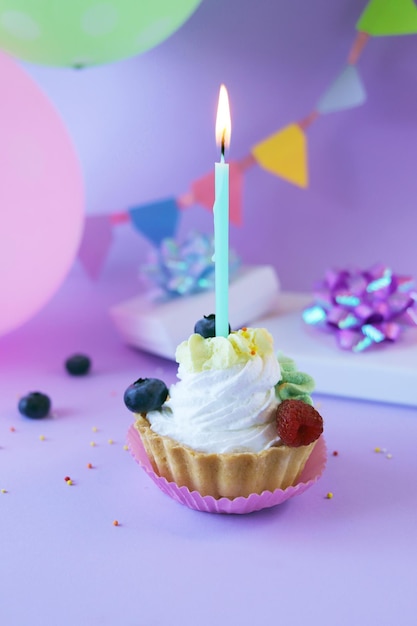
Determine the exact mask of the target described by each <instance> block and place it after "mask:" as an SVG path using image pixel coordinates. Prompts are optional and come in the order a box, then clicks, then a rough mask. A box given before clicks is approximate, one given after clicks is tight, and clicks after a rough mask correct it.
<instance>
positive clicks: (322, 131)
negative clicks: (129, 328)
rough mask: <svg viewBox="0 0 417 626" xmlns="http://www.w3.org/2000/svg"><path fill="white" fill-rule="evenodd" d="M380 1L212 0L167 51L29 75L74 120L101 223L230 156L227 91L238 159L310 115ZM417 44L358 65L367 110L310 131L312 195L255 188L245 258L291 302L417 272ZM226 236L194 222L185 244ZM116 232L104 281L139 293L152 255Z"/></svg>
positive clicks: (239, 235)
mask: <svg viewBox="0 0 417 626" xmlns="http://www.w3.org/2000/svg"><path fill="white" fill-rule="evenodd" d="M365 6H366V1H365V0H339V2H328V1H327V0H311V1H310V2H305V1H303V0H293V1H292V2H282V1H277V2H271V1H270V0H258V1H257V2H243V3H242V1H241V0H227V1H226V0H210V1H209V0H204V1H203V2H202V4H201V5H200V7H199V8H198V9H197V11H196V12H195V14H194V15H193V16H192V17H191V19H190V20H189V21H188V22H187V23H186V24H185V25H184V26H183V27H182V28H181V29H180V30H179V31H178V32H177V33H175V34H174V35H173V36H172V37H171V38H170V39H168V40H167V41H166V42H164V43H163V44H162V45H161V46H159V47H157V48H155V49H154V50H151V51H149V52H147V53H145V54H144V55H142V56H139V57H137V58H133V59H129V60H126V61H123V62H119V63H115V64H112V65H108V66H102V67H97V68H92V69H87V70H82V71H78V72H77V71H73V70H67V69H56V68H47V67H39V66H33V65H30V64H25V67H26V69H27V70H28V72H29V73H30V74H31V76H32V77H33V78H34V79H35V80H36V81H37V82H38V84H39V85H40V86H41V87H42V88H43V89H44V91H45V92H46V94H47V95H48V96H49V97H50V98H51V100H52V101H53V102H54V103H55V105H56V107H57V108H58V110H59V111H60V112H61V114H62V117H63V120H64V122H65V124H66V126H67V128H68V131H69V133H70V135H71V136H72V138H73V141H74V144H75V147H76V149H77V152H78V155H79V158H80V160H81V164H82V169H83V172H84V177H85V185H86V198H87V211H88V213H90V214H94V213H114V212H116V211H119V210H124V209H126V208H127V207H129V206H132V205H135V204H140V203H142V202H147V201H152V200H155V199H160V198H165V197H167V196H176V197H178V196H180V195H181V194H183V193H185V192H186V191H187V190H188V188H189V186H190V184H191V183H192V181H194V180H195V179H197V178H199V177H200V176H202V175H204V174H206V173H207V172H209V171H210V170H211V169H212V167H213V163H214V161H215V160H216V159H217V158H218V154H217V149H216V146H215V143H214V118H215V110H216V105H217V94H218V88H219V85H220V83H221V82H224V83H225V84H226V85H227V87H228V90H229V94H230V100H231V106H232V116H233V118H232V122H233V134H232V144H231V150H230V158H233V159H239V158H242V157H243V156H245V155H247V154H248V153H249V151H250V149H251V147H253V146H254V145H255V144H256V143H258V142H260V141H262V140H263V139H265V138H266V137H267V136H268V135H270V134H272V133H274V132H276V131H278V130H279V129H281V128H283V127H284V126H286V125H287V124H289V123H291V122H296V121H298V120H300V119H302V118H303V117H304V116H305V115H307V114H308V113H310V112H311V111H312V110H313V109H314V107H315V105H316V103H317V101H318V100H319V98H320V96H321V95H322V94H323V93H324V91H325V90H326V89H327V88H328V87H329V85H330V84H331V83H332V81H333V80H334V79H335V78H336V76H337V75H338V74H339V73H340V72H341V71H342V69H343V67H344V64H345V62H346V59H347V56H348V53H349V51H350V48H351V45H352V43H353V41H354V38H355V34H356V30H355V23H356V21H357V19H358V17H359V16H360V14H361V12H362V11H363V9H364V7H365ZM416 55H417V37H416V36H403V37H382V38H374V39H371V40H370V42H369V43H368V45H367V47H366V48H365V50H364V52H363V54H362V57H361V58H360V60H359V62H358V65H357V67H358V71H359V73H360V75H361V78H362V80H363V83H364V85H365V89H366V91H367V95H368V100H367V102H366V103H365V105H363V106H361V107H359V108H356V109H351V110H346V111H341V112H336V113H333V114H329V115H326V116H322V117H320V118H319V119H318V120H317V121H316V122H315V123H314V124H313V125H312V126H311V127H310V129H309V130H308V152H309V165H310V185H309V188H308V189H307V190H302V189H299V188H297V187H295V186H293V185H290V184H289V183H287V182H285V181H284V180H282V179H280V178H278V177H275V176H273V175H272V174H269V173H268V172H265V171H264V170H262V169H261V168H259V167H258V166H255V167H253V168H251V169H250V170H249V171H248V172H247V173H246V175H245V185H244V225H243V227H242V228H236V227H233V226H232V228H231V235H230V241H231V246H232V247H233V248H234V249H236V250H237V252H238V253H239V254H240V255H241V256H242V257H243V258H244V260H245V261H246V262H248V263H271V264H273V265H274V266H275V267H276V269H277V272H278V274H279V276H280V278H281V280H282V283H283V287H284V289H291V290H303V291H309V290H310V288H311V286H312V283H313V281H314V280H316V279H318V278H321V276H322V274H323V272H324V270H325V269H326V268H327V267H328V266H330V265H338V266H345V265H349V264H352V263H356V264H358V265H359V266H362V267H366V266H368V265H371V264H373V263H374V262H377V261H381V262H385V263H387V264H389V265H391V266H392V267H393V268H394V269H395V270H396V271H397V272H400V273H401V272H402V273H410V274H412V275H416V274H417V258H416V255H415V252H414V251H415V233H416V232H417V211H416V210H415V202H416V198H417V177H416V176H415V170H416V163H417V124H416V111H417V83H416V79H415V77H416V74H415V58H416ZM194 227H196V228H198V229H199V230H203V231H205V232H211V230H212V219H211V215H210V213H209V212H208V211H206V210H204V209H202V208H199V207H195V208H191V209H189V210H188V211H186V212H184V214H183V219H182V222H181V232H182V233H186V232H188V231H189V230H190V229H191V228H194ZM129 230H130V227H118V228H115V241H114V244H113V247H112V250H111V254H110V256H109V259H108V263H107V265H106V268H105V270H107V271H109V270H110V271H111V269H110V268H111V267H114V266H118V267H120V269H121V271H122V272H123V274H122V275H123V276H124V277H125V278H126V281H127V283H129V284H130V287H131V293H134V292H135V289H136V284H135V279H134V274H133V273H132V272H133V270H134V271H135V272H136V268H137V266H138V264H139V263H140V261H141V259H142V258H143V257H144V255H145V254H146V252H147V249H148V244H147V242H146V241H145V240H144V239H143V238H142V237H141V236H140V235H137V234H136V233H135V234H134V236H132V234H131V233H130V232H128V231H129Z"/></svg>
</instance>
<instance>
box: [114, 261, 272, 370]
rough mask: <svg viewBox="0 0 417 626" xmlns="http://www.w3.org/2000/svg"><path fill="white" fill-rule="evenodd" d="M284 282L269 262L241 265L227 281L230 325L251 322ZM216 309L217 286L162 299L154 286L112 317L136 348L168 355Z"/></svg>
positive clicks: (267, 308) (268, 306)
mask: <svg viewBox="0 0 417 626" xmlns="http://www.w3.org/2000/svg"><path fill="white" fill-rule="evenodd" d="M279 290H280V283H279V279H278V277H277V275H276V273H275V270H274V268H273V267H271V266H269V265H261V266H248V267H243V268H242V269H241V270H240V271H239V272H238V274H237V275H236V277H235V278H234V279H233V280H232V281H231V283H230V285H229V322H230V326H231V328H232V329H237V328H241V327H242V326H245V325H246V326H249V325H251V323H252V322H253V321H254V320H256V319H257V318H258V317H260V316H262V315H266V314H267V313H268V312H269V311H271V310H272V309H273V308H274V307H275V306H276V304H277V301H278V297H279ZM210 313H215V294H214V291H207V292H202V293H198V294H193V295H190V296H180V297H177V298H171V299H169V300H165V301H162V300H161V292H160V291H152V292H148V293H146V294H143V295H139V296H136V297H135V298H131V299H130V300H126V301H124V302H121V303H119V304H117V305H115V306H113V307H112V308H111V309H110V316H111V318H112V320H113V322H114V324H115V326H116V328H117V330H118V331H119V333H120V335H121V336H122V338H123V340H124V341H125V342H126V343H128V344H129V345H132V346H134V347H136V348H140V349H142V350H145V351H146V352H151V353H152V354H156V355H159V356H163V357H165V358H168V359H175V350H176V348H177V346H178V344H179V343H181V341H184V340H185V339H188V337H189V336H190V335H191V333H192V332H193V330H194V325H195V323H196V322H197V321H198V320H199V319H201V318H202V317H203V316H204V315H209V314H210Z"/></svg>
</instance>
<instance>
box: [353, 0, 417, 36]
mask: <svg viewBox="0 0 417 626" xmlns="http://www.w3.org/2000/svg"><path fill="white" fill-rule="evenodd" d="M356 29H357V30H359V31H362V32H365V33H368V34H369V35H373V36H374V37H378V36H384V35H411V34H413V33H417V7H416V5H415V2H414V0H371V1H370V2H369V4H368V5H367V6H366V8H365V10H364V12H363V13H362V15H361V16H360V18H359V20H358V22H357V24H356Z"/></svg>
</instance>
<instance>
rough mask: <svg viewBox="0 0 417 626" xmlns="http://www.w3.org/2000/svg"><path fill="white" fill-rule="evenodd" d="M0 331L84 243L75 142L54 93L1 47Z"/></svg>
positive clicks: (29, 312) (28, 311) (33, 309)
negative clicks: (51, 98)
mask: <svg viewBox="0 0 417 626" xmlns="http://www.w3.org/2000/svg"><path fill="white" fill-rule="evenodd" d="M0 80H1V92H2V95H1V100H0V335H1V334H4V333H6V332H8V331H10V330H12V329H14V328H16V327H18V326H19V325H21V324H23V323H24V322H26V321H27V320H29V319H30V318H31V317H32V316H33V315H34V314H35V313H37V312H38V311H39V310H40V309H41V308H42V307H43V306H44V305H45V304H46V303H47V302H48V300H49V299H50V298H51V296H52V295H53V294H54V293H55V292H56V290H57V289H58V287H59V286H60V285H61V283H62V281H63V279H64V278H65V276H66V274H67V272H68V271H69V269H70V267H71V265H72V263H73V261H74V258H75V255H76V253H77V249H78V246H79V242H80V238H81V233H82V229H83V221H84V210H83V209H84V190H83V183H82V176H81V170H80V166H79V163H78V160H77V157H76V155H75V152H74V148H73V146H72V144H71V141H70V139H69V137H68V134H67V132H66V129H65V127H64V125H63V123H62V121H61V119H60V118H59V116H58V114H57V113H56V111H55V109H54V108H53V106H52V104H51V103H50V102H49V100H48V99H47V98H46V97H45V96H44V95H43V93H42V92H41V90H40V89H39V88H38V87H37V86H36V84H35V83H34V82H33V81H32V80H31V78H30V77H29V76H28V75H27V74H26V73H25V72H24V71H23V70H22V69H21V68H20V67H19V66H18V65H17V64H16V63H15V62H14V61H12V59H11V58H10V57H8V56H6V55H5V54H3V53H0Z"/></svg>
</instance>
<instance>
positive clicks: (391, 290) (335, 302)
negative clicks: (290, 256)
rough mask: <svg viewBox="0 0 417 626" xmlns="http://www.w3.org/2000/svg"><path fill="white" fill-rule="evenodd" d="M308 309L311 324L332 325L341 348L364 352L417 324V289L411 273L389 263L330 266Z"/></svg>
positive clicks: (324, 326)
mask: <svg viewBox="0 0 417 626" xmlns="http://www.w3.org/2000/svg"><path fill="white" fill-rule="evenodd" d="M314 296H315V302H314V304H313V305H311V306H309V307H308V308H306V309H305V310H304V311H303V319H304V321H305V322H306V323H307V324H310V325H312V326H317V327H319V328H321V329H323V330H329V331H333V332H334V333H335V334H336V339H337V342H338V345H339V347H340V348H343V349H344V350H351V351H352V352H363V351H364V350H366V349H367V348H369V347H370V346H372V345H375V344H378V343H382V342H386V341H390V342H394V341H396V340H397V339H398V337H399V335H400V333H401V330H402V327H403V326H407V325H408V326H417V290H416V286H415V282H414V280H413V279H412V278H411V277H409V276H397V275H396V274H394V273H393V272H392V270H391V269H390V268H389V267H387V266H386V265H382V264H378V265H375V266H373V267H371V268H370V269H369V270H365V271H362V270H354V271H348V270H328V271H327V272H326V274H325V278H324V280H323V281H322V282H320V283H319V284H318V285H317V288H316V290H315V292H314Z"/></svg>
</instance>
